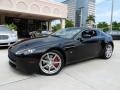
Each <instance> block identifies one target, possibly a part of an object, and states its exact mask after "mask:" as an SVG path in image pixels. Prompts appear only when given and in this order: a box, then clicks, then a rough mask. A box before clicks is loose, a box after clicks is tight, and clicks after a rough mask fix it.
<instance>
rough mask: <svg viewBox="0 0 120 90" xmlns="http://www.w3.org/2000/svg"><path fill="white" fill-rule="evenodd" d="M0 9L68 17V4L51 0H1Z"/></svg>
mask: <svg viewBox="0 0 120 90" xmlns="http://www.w3.org/2000/svg"><path fill="white" fill-rule="evenodd" d="M0 11H13V12H20V13H27V14H36V15H42V16H50V17H57V18H66V17H67V5H64V4H61V3H54V2H51V1H49V0H0Z"/></svg>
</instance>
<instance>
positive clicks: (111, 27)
mask: <svg viewBox="0 0 120 90" xmlns="http://www.w3.org/2000/svg"><path fill="white" fill-rule="evenodd" d="M113 9H114V0H112V7H111V24H110V31H111V32H112V29H113V26H112V23H113Z"/></svg>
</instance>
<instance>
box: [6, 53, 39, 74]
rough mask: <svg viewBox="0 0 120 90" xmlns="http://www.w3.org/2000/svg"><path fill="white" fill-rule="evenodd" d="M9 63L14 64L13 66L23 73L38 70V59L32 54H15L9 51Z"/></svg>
mask: <svg viewBox="0 0 120 90" xmlns="http://www.w3.org/2000/svg"><path fill="white" fill-rule="evenodd" d="M8 57H9V63H10V65H14V67H15V68H16V69H17V70H19V71H21V72H25V73H35V72H38V71H39V65H38V63H39V59H38V58H37V57H36V58H34V57H35V56H34V55H31V56H16V55H15V54H13V53H11V52H9V53H8Z"/></svg>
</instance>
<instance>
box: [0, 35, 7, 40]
mask: <svg viewBox="0 0 120 90" xmlns="http://www.w3.org/2000/svg"><path fill="white" fill-rule="evenodd" d="M8 38H9V36H8V35H0V40H6V39H8Z"/></svg>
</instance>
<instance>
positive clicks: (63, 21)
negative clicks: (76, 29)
mask: <svg viewBox="0 0 120 90" xmlns="http://www.w3.org/2000/svg"><path fill="white" fill-rule="evenodd" d="M60 23H61V28H62V29H63V28H65V19H60Z"/></svg>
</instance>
